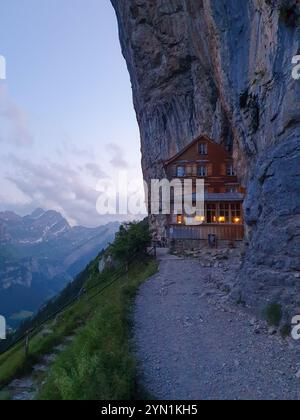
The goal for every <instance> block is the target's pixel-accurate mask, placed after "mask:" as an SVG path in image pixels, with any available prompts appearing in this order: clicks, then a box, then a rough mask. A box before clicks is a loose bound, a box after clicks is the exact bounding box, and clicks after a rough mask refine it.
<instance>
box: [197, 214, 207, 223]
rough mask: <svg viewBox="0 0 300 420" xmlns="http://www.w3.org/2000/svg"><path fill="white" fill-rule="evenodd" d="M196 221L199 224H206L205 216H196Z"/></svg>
mask: <svg viewBox="0 0 300 420" xmlns="http://www.w3.org/2000/svg"><path fill="white" fill-rule="evenodd" d="M195 221H196V222H198V223H199V222H200V223H203V222H205V217H204V216H196V217H195Z"/></svg>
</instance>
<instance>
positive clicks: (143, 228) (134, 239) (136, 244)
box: [109, 219, 151, 263]
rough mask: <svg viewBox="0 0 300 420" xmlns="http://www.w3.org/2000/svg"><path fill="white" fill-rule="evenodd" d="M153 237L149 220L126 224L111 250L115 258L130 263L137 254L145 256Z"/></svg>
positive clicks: (121, 228)
mask: <svg viewBox="0 0 300 420" xmlns="http://www.w3.org/2000/svg"><path fill="white" fill-rule="evenodd" d="M150 241H151V236H150V231H149V224H148V220H147V219H145V220H144V221H142V222H139V223H138V222H132V223H126V224H124V225H122V226H121V227H120V230H119V232H118V233H117V235H116V238H115V241H114V243H113V244H112V245H111V246H110V248H109V253H110V254H111V255H112V257H113V258H115V259H116V260H118V261H120V262H122V263H128V261H129V260H130V259H131V258H132V257H133V256H135V255H137V254H145V252H146V248H147V246H148V245H149V244H150Z"/></svg>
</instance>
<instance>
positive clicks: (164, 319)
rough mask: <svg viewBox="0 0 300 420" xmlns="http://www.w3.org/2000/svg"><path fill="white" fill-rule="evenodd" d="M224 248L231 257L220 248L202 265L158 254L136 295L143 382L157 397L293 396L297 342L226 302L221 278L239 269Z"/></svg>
mask: <svg viewBox="0 0 300 420" xmlns="http://www.w3.org/2000/svg"><path fill="white" fill-rule="evenodd" d="M228 252H229V260H228V261H226V260H227V258H228V253H227V254H226V252H225V254H224V255H223V254H222V253H221V255H220V254H219V256H218V257H217V258H213V259H212V258H206V257H205V258H202V259H201V261H202V262H201V263H200V262H199V260H195V259H178V258H176V257H172V256H168V255H166V254H165V253H164V254H163V255H161V256H160V260H161V261H160V270H159V273H158V274H156V275H155V276H153V277H152V278H151V279H149V281H148V282H147V283H145V284H144V285H143V286H142V287H141V289H140V291H139V294H138V296H137V299H136V307H135V316H134V317H135V344H136V349H137V356H138V359H139V361H140V369H141V378H142V379H141V381H142V382H143V385H144V387H145V388H146V389H147V390H148V392H149V393H150V394H151V395H153V396H154V397H156V398H158V399H159V400H164V399H171V400H172V399H175V400H182V399H189V400H199V399H200V400H203V399H204V400H210V399H219V400H227V399H230V400H232V399H233V400H236V399H243V400H245V399H246V400H248V399H249V400H253V399H271V400H272V399H297V400H298V399H299V398H300V380H299V379H297V377H296V374H297V372H299V368H300V345H298V343H296V342H292V341H291V340H287V341H286V342H284V341H283V340H282V339H281V338H280V337H278V336H271V335H270V332H268V328H267V326H264V324H261V323H257V322H256V320H254V319H252V318H251V316H250V315H248V314H247V313H245V312H244V310H242V309H241V308H240V307H238V305H232V304H229V303H228V298H227V295H228V289H229V288H230V284H228V280H227V283H226V281H222V276H224V272H228V271H229V270H230V267H231V268H232V270H234V269H235V268H236V261H234V258H232V257H231V255H230V252H231V251H228ZM225 255H226V256H225ZM211 261H213V262H212V263H211ZM210 265H212V267H211V266H210ZM227 277H228V276H227ZM216 278H217V279H221V281H220V282H219V283H218V281H217V282H215V281H214V279H216ZM217 285H218V287H219V288H217V287H216V286H217Z"/></svg>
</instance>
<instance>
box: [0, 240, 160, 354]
mask: <svg viewBox="0 0 300 420" xmlns="http://www.w3.org/2000/svg"><path fill="white" fill-rule="evenodd" d="M152 252H153V255H154V256H156V248H155V247H153V248H151V249H150V250H147V251H146V254H148V255H151V253H152ZM140 255H141V254H140V253H136V254H134V255H133V256H132V257H131V258H130V259H129V260H128V261H127V262H126V264H124V265H122V266H121V267H119V268H118V269H117V271H116V273H115V274H114V275H113V278H112V280H111V281H110V282H109V283H108V284H106V285H105V286H103V285H102V284H101V283H98V284H95V285H93V286H90V287H88V288H82V289H81V290H80V291H79V293H78V294H77V295H76V296H75V297H73V298H72V299H70V300H69V301H68V302H67V303H66V304H64V305H62V306H61V307H60V308H59V309H57V310H56V311H55V312H53V313H52V314H51V315H49V316H47V317H46V318H45V319H44V320H43V321H41V322H40V323H39V324H38V325H35V326H34V327H32V328H31V329H30V330H28V331H26V333H24V334H23V335H22V336H21V337H19V338H18V339H16V340H15V341H13V342H12V343H11V344H9V346H8V347H7V348H5V349H4V350H2V351H1V352H0V356H3V355H4V354H6V353H8V352H9V351H11V350H12V349H13V348H15V347H16V346H18V344H20V343H22V342H24V345H25V346H24V347H25V353H26V355H27V354H28V348H29V339H30V338H31V337H32V336H33V335H35V334H37V333H38V332H39V331H40V330H41V329H42V327H44V325H45V324H47V323H48V322H50V321H52V320H54V319H55V318H56V317H57V316H58V315H60V314H61V313H62V312H64V311H65V310H67V309H68V308H69V307H71V306H72V305H74V303H75V302H78V300H79V299H80V298H82V297H84V296H87V294H89V293H90V292H91V291H93V290H96V289H98V288H99V287H100V286H102V287H101V288H100V290H98V291H97V292H96V293H95V294H93V295H92V296H89V297H88V300H89V301H91V300H92V299H94V298H95V297H97V296H99V295H101V294H102V293H103V292H104V291H105V290H107V289H108V288H109V287H111V286H112V285H113V284H114V283H116V282H117V281H118V280H120V279H121V278H122V277H124V275H126V274H127V273H128V269H129V267H130V266H131V264H132V263H133V262H134V261H135V260H136V258H137V257H138V256H140Z"/></svg>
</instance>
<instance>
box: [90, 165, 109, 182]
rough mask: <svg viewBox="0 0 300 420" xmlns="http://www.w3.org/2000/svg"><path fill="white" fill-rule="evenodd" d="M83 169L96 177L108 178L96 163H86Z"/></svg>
mask: <svg viewBox="0 0 300 420" xmlns="http://www.w3.org/2000/svg"><path fill="white" fill-rule="evenodd" d="M85 169H86V170H87V171H88V172H89V173H90V174H91V175H92V176H93V177H94V178H97V179H104V178H108V175H107V174H106V173H105V172H104V171H103V170H102V169H101V168H100V167H99V165H97V164H96V163H92V162H89V163H86V164H85Z"/></svg>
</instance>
